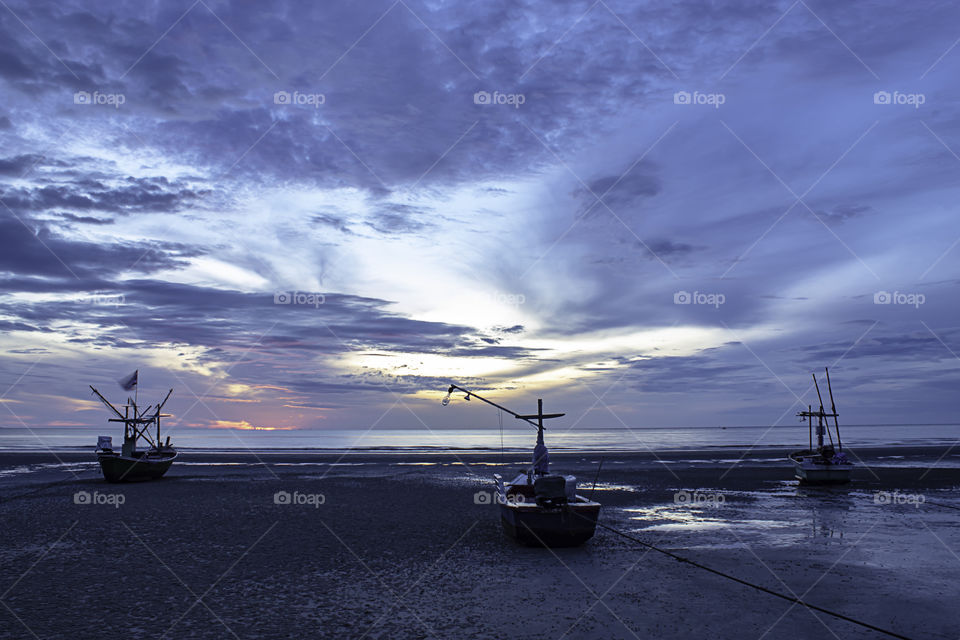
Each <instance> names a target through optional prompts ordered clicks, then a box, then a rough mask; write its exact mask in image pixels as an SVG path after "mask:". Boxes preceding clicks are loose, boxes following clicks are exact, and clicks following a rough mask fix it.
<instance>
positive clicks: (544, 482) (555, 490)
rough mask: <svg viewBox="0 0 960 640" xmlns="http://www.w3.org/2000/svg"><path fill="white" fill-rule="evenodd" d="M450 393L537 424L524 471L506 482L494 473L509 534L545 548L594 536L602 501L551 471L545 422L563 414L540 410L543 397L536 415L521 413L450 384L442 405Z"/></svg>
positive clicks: (529, 543) (569, 543)
mask: <svg viewBox="0 0 960 640" xmlns="http://www.w3.org/2000/svg"><path fill="white" fill-rule="evenodd" d="M454 391H462V392H463V393H464V394H466V395H465V396H464V397H465V399H467V400H469V399H470V398H476V399H477V400H481V401H483V402H486V403H487V404H490V405H493V406H494V407H496V408H498V409H500V410H501V411H504V412H506V413H509V414H511V415H512V416H513V417H514V418H516V419H518V420H524V421H526V422H528V423H530V424H531V425H533V426H535V427H536V428H537V443H536V445H535V446H534V449H533V462H532V464H531V465H530V466H529V467H528V468H527V469H526V471H525V472H524V473H521V474H519V475H517V477H515V478H514V479H513V480H511V481H509V482H506V483H505V482H504V481H503V478H502V477H501V476H500V475H499V474H494V476H493V478H494V483H495V486H496V493H495V494H494V495H495V496H496V500H495V502H496V503H497V505H498V508H499V511H500V522H501V524H502V525H503V530H504V531H505V532H506V533H507V535H509V536H510V537H511V538H513V539H514V540H517V541H518V542H521V543H523V544H527V545H531V546H547V547H572V546H576V545H579V544H583V543H584V542H586V541H587V540H589V539H590V538H592V537H593V534H594V532H595V531H596V528H597V518H598V517H599V515H600V503H599V502H594V501H593V500H591V499H588V498H585V497H583V496H581V495H578V494H577V479H576V478H575V477H574V476H569V475H566V476H565V475H557V474H551V473H550V470H549V467H550V454H549V452H548V451H547V447H546V444H544V441H543V431H544V427H543V421H544V420H546V419H550V418H560V417H562V416H563V415H564V414H562V413H544V412H543V400H537V413H536V414H531V415H521V414H518V413H515V412H513V411H511V410H509V409H507V408H506V407H502V406H500V405H499V404H497V403H495V402H491V401H490V400H487V399H486V398H484V397H481V396H478V395H477V394H476V393H474V392H472V391H468V390H466V389H464V388H463V387H459V386H457V385H450V388H449V389H448V390H447V395H446V397H445V398H444V399H443V405H444V406H446V405H447V404H449V403H450V396H451V394H452V393H453V392H454ZM534 421H535V422H534Z"/></svg>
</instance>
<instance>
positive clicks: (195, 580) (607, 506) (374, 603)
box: [0, 446, 960, 638]
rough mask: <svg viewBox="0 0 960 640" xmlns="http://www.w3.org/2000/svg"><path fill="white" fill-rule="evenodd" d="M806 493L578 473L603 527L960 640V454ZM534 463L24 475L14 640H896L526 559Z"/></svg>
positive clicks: (733, 598)
mask: <svg viewBox="0 0 960 640" xmlns="http://www.w3.org/2000/svg"><path fill="white" fill-rule="evenodd" d="M855 453H856V454H857V458H858V468H857V470H856V471H855V474H854V481H853V482H852V483H851V485H850V486H847V487H835V488H820V489H817V488H804V487H799V486H798V485H797V483H796V481H795V480H793V478H792V470H791V468H790V466H789V464H788V463H787V461H786V460H785V459H784V456H785V452H784V451H781V450H777V449H763V450H760V449H756V450H752V451H744V450H740V449H736V448H722V447H717V448H712V449H709V450H702V451H670V452H659V453H652V452H644V453H623V452H618V453H616V454H614V455H607V454H601V453H590V452H579V453H567V454H554V455H553V456H552V467H553V470H554V471H556V472H563V473H573V474H574V475H576V476H577V477H578V479H579V482H580V489H579V493H581V494H591V485H592V484H593V479H594V477H595V476H596V474H597V471H598V468H599V465H600V462H601V460H602V462H603V466H602V469H600V473H599V476H598V477H599V480H598V483H597V485H596V489H595V490H593V491H592V495H593V497H594V498H595V499H596V500H598V501H599V502H601V503H602V504H603V510H602V511H601V516H600V522H601V523H602V524H603V525H605V526H606V527H610V528H611V529H613V530H616V531H619V532H623V533H626V534H628V535H630V536H633V537H635V538H636V539H639V540H642V541H644V542H646V543H648V544H650V545H654V546H655V547H657V548H658V549H662V550H666V551H669V552H672V553H675V554H677V555H679V556H681V557H683V558H685V559H688V560H691V561H694V562H696V563H700V564H702V565H704V566H707V567H710V568H712V569H715V570H717V571H719V572H722V573H725V574H728V575H731V576H735V577H736V578H739V579H741V580H743V581H745V582H748V583H751V584H756V585H759V586H762V587H765V588H767V589H770V590H773V591H776V592H779V593H782V594H785V595H788V596H792V597H796V598H799V599H801V600H803V601H804V602H808V603H810V604H814V605H817V606H819V607H823V608H825V609H828V610H830V611H834V612H837V613H840V614H843V615H845V616H847V617H850V618H853V619H856V620H859V621H862V622H865V623H869V624H871V625H874V626H876V627H880V628H882V629H887V630H890V631H893V632H895V633H898V634H900V635H903V636H906V637H923V638H956V637H957V636H958V633H960V612H958V611H957V609H956V607H955V601H956V594H957V590H956V584H957V581H958V578H960V453H958V452H955V451H951V450H949V449H948V448H947V447H943V446H928V447H896V448H873V449H863V450H860V451H857V452H855ZM527 457H528V456H526V455H524V454H522V453H519V452H509V453H506V454H504V455H501V454H500V453H499V452H485V453H476V452H446V453H419V454H413V453H403V454H401V453H371V452H363V453H352V452H337V453H333V452H312V453H297V452H276V453H268V452H256V453H253V452H243V451H235V452H200V451H193V452H184V453H183V454H182V455H181V457H180V459H178V461H177V463H176V464H175V466H174V467H173V468H172V469H171V471H170V472H169V474H168V475H167V477H165V478H164V479H162V480H160V481H155V482H146V483H137V484H107V483H106V482H104V481H103V480H102V478H101V477H100V475H99V469H98V468H97V466H96V463H95V459H94V456H93V454H92V452H76V451H71V452H56V453H50V452H9V453H0V490H2V492H0V500H2V502H0V522H2V528H3V532H2V537H0V540H2V542H0V589H2V591H0V593H2V594H3V595H2V596H0V604H2V605H3V606H0V637H3V638H22V637H24V638H32V637H40V638H94V637H114V636H123V637H133V638H160V637H168V638H194V637H196V638H200V637H204V638H206V637H239V638H297V637H350V638H354V637H355V638H360V637H366V638H503V637H527V638H560V637H569V638H635V637H638V638H651V637H658V638H660V637H662V638H686V637H718V638H763V637H771V638H772V637H786V638H824V637H834V636H836V637H843V638H875V637H880V636H879V635H878V633H877V632H876V631H872V630H869V629H867V628H864V627H862V626H858V625H857V624H855V623H852V622H849V621H847V620H842V619H838V618H836V617H833V616H830V615H828V614H825V613H822V612H812V611H811V610H809V609H806V608H804V607H803V606H801V605H798V604H791V603H790V602H788V601H785V600H783V599H780V598H778V597H775V596H772V595H769V594H767V593H764V592H761V591H758V590H756V589H754V588H752V587H750V586H747V585H744V584H741V583H738V582H734V581H732V580H730V579H727V578H724V577H721V576H718V575H716V574H715V573H711V572H709V571H706V570H703V569H701V568H698V567H696V566H693V565H691V564H689V563H685V562H678V561H677V560H676V559H674V558H671V557H668V556H667V555H664V554H663V553H660V552H659V551H657V550H653V549H651V548H650V547H648V546H643V545H641V544H638V543H636V542H634V541H632V540H630V539H627V538H625V537H622V536H621V535H618V534H617V533H615V532H614V531H612V530H610V529H606V528H598V530H597V534H596V535H595V537H594V538H593V539H592V540H590V541H589V542H587V543H586V544H585V545H583V546H581V547H577V548H571V549H543V548H527V547H523V546H519V545H517V544H516V543H514V542H513V541H511V540H510V539H508V538H506V537H505V535H504V534H503V532H502V530H501V527H500V524H499V520H498V515H497V509H498V507H497V506H495V505H492V504H490V501H491V495H492V494H491V489H492V484H491V480H490V479H491V477H492V474H493V473H501V474H503V475H504V476H506V477H512V476H513V475H514V474H515V473H516V472H517V471H518V470H520V469H521V468H522V467H523V465H524V464H525V463H526V462H527V460H526V458H527Z"/></svg>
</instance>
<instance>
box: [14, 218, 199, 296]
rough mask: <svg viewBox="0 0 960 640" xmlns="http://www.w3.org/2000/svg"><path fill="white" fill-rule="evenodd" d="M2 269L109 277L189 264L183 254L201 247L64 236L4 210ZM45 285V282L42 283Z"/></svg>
mask: <svg viewBox="0 0 960 640" xmlns="http://www.w3.org/2000/svg"><path fill="white" fill-rule="evenodd" d="M0 237H2V238H3V242H4V250H3V251H2V252H0V272H4V271H5V272H8V273H11V274H17V275H18V276H49V277H55V278H70V279H73V278H77V279H78V280H79V281H83V280H85V279H88V278H110V277H112V276H114V275H115V274H117V273H118V272H120V271H124V270H128V269H130V270H135V271H139V272H141V273H146V272H152V271H159V270H161V269H171V268H175V267H178V266H183V265H185V264H186V263H185V258H188V257H191V256H197V255H200V254H201V253H202V251H201V250H198V249H196V248H191V247H186V246H183V245H179V244H176V243H159V242H151V243H133V242H127V243H115V244H100V243H95V242H85V241H79V240H73V239H70V238H65V237H63V236H61V235H59V234H57V233H55V232H53V231H51V230H50V229H48V228H47V227H46V225H45V224H44V223H41V222H36V221H31V220H30V219H24V218H17V217H14V216H13V215H11V214H10V213H9V212H7V211H0ZM40 286H41V287H44V286H46V285H45V284H41V285H40Z"/></svg>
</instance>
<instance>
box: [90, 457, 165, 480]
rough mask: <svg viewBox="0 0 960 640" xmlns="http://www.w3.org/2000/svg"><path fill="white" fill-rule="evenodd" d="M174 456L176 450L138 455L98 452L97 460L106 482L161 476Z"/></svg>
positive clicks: (154, 478)
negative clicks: (159, 453)
mask: <svg viewBox="0 0 960 640" xmlns="http://www.w3.org/2000/svg"><path fill="white" fill-rule="evenodd" d="M176 457H177V453H176V452H173V453H170V454H165V455H159V456H158V455H146V454H144V455H142V456H138V457H131V456H122V455H119V454H116V453H113V454H109V453H100V454H98V455H97V460H98V461H99V462H100V470H101V471H102V472H103V477H104V478H105V479H106V481H107V482H142V481H144V480H157V479H159V478H162V477H163V474H165V473H166V472H167V471H168V470H169V469H170V465H172V464H173V461H174V460H175V459H176Z"/></svg>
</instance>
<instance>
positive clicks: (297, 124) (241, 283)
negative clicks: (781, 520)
mask: <svg viewBox="0 0 960 640" xmlns="http://www.w3.org/2000/svg"><path fill="white" fill-rule="evenodd" d="M2 4H3V7H2V8H0V32H2V35H3V37H2V38H0V87H2V95H3V100H2V103H0V205H2V206H0V279H2V287H0V324H2V335H0V374H2V375H0V383H2V384H0V387H2V391H3V392H4V393H3V396H2V401H0V403H2V404H3V407H4V409H3V410H0V426H3V427H13V428H23V426H24V425H26V426H29V427H30V428H32V429H45V428H55V427H66V426H70V425H96V426H97V428H101V425H102V424H104V423H103V420H104V419H105V417H106V416H105V413H104V411H103V410H102V408H100V407H99V406H98V405H97V404H95V403H94V402H93V400H92V399H91V397H90V393H89V390H88V389H87V385H88V384H94V385H97V386H99V387H102V389H103V390H104V391H105V392H106V393H107V395H108V396H110V397H112V398H113V399H115V400H121V399H122V397H123V392H122V391H121V390H119V388H118V387H117V386H116V383H115V381H116V380H117V379H118V378H120V377H122V376H124V375H126V374H128V373H130V372H131V371H132V370H134V369H136V368H139V369H140V371H141V378H142V383H141V386H142V388H141V395H146V396H147V397H148V398H150V402H153V401H154V400H155V399H154V398H153V396H159V395H160V394H161V393H162V392H163V391H165V390H166V388H169V387H175V388H176V392H175V394H174V397H173V399H172V400H171V402H170V405H168V408H169V409H170V410H171V412H172V413H173V414H174V418H173V419H172V420H173V424H174V425H176V426H177V427H178V428H184V429H201V428H217V427H220V428H224V427H241V428H249V427H271V428H272V427H279V428H303V429H306V428H343V427H347V428H352V429H366V428H368V427H370V426H377V427H411V428H418V429H421V428H425V427H427V428H439V427H442V426H471V425H478V424H481V425H482V424H488V423H490V422H491V416H489V415H487V414H486V413H483V414H482V415H481V412H480V410H479V409H475V408H473V407H471V408H470V409H466V408H464V407H465V405H462V404H461V405H457V406H456V408H446V409H442V408H441V407H440V403H439V399H440V398H441V397H442V395H443V394H442V389H443V388H444V387H445V385H446V384H447V383H448V381H450V380H456V381H458V382H460V383H462V384H464V385H465V386H472V387H475V388H476V389H477V390H488V392H489V393H490V395H491V396H494V397H496V398H498V399H501V400H503V401H504V402H505V403H507V404H508V405H511V406H514V407H515V408H517V409H521V410H525V408H531V409H532V408H533V406H535V405H533V403H534V402H535V399H536V398H537V397H538V396H540V397H544V398H545V399H546V401H547V408H548V409H552V410H560V411H566V412H567V413H568V414H569V415H570V416H571V418H570V419H568V420H569V423H568V424H567V426H568V427H569V426H573V425H578V426H582V427H602V426H610V427H620V426H623V425H627V426H630V427H632V428H635V427H644V426H656V425H666V426H673V425H689V426H697V425H701V426H712V425H717V424H774V423H783V424H794V421H795V418H793V417H792V413H793V412H795V411H796V410H797V409H798V408H799V406H800V405H801V404H802V405H806V404H807V403H810V402H814V398H815V393H814V392H813V391H812V389H811V385H810V373H811V372H813V371H818V372H819V371H822V369H823V367H824V366H829V367H830V368H831V374H832V378H833V381H834V387H835V390H836V391H837V392H838V403H839V407H840V411H841V415H842V416H843V419H844V420H845V421H847V422H896V421H900V420H904V421H910V422H949V421H955V420H956V415H955V408H956V406H957V401H956V397H957V396H956V389H957V387H958V385H960V361H958V357H957V355H958V354H960V326H958V311H960V302H958V300H957V291H958V277H960V247H958V246H957V245H958V241H960V218H958V211H957V206H958V205H957V202H958V197H957V196H958V191H960V189H958V185H960V182H958V179H960V156H958V153H960V117H958V115H960V110H958V108H957V104H958V98H960V87H958V85H957V83H956V78H957V74H958V72H960V46H958V38H960V29H958V27H957V24H960V20H958V18H960V7H957V6H956V5H955V4H954V3H950V2H943V3H935V2H925V3H913V4H909V3H908V4H904V3H894V2H889V3H882V2H881V3H877V2H863V3H833V2H824V1H821V0H808V1H804V0H797V1H796V2H793V3H791V2H788V1H785V2H772V3H770V2H757V3H739V4H738V6H737V7H736V8H733V7H728V6H724V5H723V4H722V3H719V4H718V3H700V2H677V3H642V4H641V3H634V2H625V1H620V0H596V1H595V2H590V1H589V0H584V1H577V2H554V3H549V4H544V3H527V2H483V3H472V4H471V3H456V4H454V3H446V2H421V1H420V0H396V1H394V2H390V1H389V0H384V1H382V2H381V1H379V0H370V1H365V2H337V1H331V2H323V3H316V2H277V3H245V2H228V1H223V0H196V1H194V2H191V1H190V0H186V1H183V2H162V3H145V2H139V1H138V2H112V3H73V2H70V1H69V0H68V1H66V2H57V3H53V2H25V1H23V0H16V1H8V2H5V3H2ZM101 430H102V429H101Z"/></svg>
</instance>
